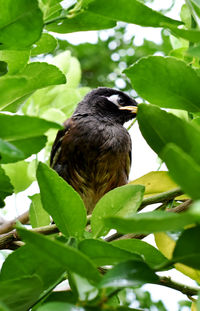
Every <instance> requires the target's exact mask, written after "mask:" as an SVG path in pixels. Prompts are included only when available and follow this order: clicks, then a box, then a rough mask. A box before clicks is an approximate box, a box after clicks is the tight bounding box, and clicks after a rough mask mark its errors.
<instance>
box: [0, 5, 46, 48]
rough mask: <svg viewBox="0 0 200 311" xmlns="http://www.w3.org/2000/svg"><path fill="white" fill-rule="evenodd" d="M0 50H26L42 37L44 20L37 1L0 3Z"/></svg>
mask: <svg viewBox="0 0 200 311" xmlns="http://www.w3.org/2000/svg"><path fill="white" fill-rule="evenodd" d="M0 12H1V16H0V43H1V45H0V49H20V50H21V49H24V48H26V47H29V46H31V45H32V44H33V43H34V42H35V41H37V40H38V39H39V37H40V35H41V31H42V27H43V20H42V12H41V11H40V9H39V7H38V2H37V0H17V1H14V2H13V1H12V0H1V1H0Z"/></svg>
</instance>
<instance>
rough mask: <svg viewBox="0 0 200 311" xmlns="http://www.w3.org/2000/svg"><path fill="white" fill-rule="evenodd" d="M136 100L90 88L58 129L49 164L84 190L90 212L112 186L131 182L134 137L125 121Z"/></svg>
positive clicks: (132, 112)
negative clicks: (126, 126) (60, 128)
mask: <svg viewBox="0 0 200 311" xmlns="http://www.w3.org/2000/svg"><path fill="white" fill-rule="evenodd" d="M136 113H137V102H136V101H135V100H134V99H133V98H131V97H130V96H129V95H127V94H126V93H124V92H122V91H119V90H116V89H113V88H107V87H98V88H96V89H93V90H92V91H90V92H89V93H88V94H87V95H86V96H85V97H84V98H83V100H82V101H81V102H80V103H79V104H78V105H77V107H76V109H75V111H74V113H73V114H72V116H71V117H70V118H69V119H67V120H66V121H65V122H64V124H63V127H64V128H63V129H62V130H59V131H58V133H57V136H56V138H55V141H54V143H53V146H52V150H51V155H50V167H51V168H52V169H54V170H55V171H56V172H57V173H58V174H59V175H60V176H61V177H62V178H63V179H64V180H65V181H66V182H67V183H68V184H70V185H71V186H72V187H73V188H74V189H75V191H76V192H78V193H79V195H80V196H81V198H82V200H83V202H84V205H85V207H86V210H87V213H88V214H91V213H92V211H93V209H94V207H95V206H96V204H97V202H98V201H99V200H100V199H101V198H102V197H103V196H104V194H106V193H107V192H108V191H110V190H112V189H114V188H116V187H120V186H123V185H125V184H127V183H128V177H129V172H130V167H131V151H132V142H131V138H130V135H129V133H128V131H127V130H126V129H125V127H124V126H123V125H124V123H125V122H127V121H129V120H131V119H133V118H135V117H136Z"/></svg>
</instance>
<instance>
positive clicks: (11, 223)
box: [0, 211, 29, 234]
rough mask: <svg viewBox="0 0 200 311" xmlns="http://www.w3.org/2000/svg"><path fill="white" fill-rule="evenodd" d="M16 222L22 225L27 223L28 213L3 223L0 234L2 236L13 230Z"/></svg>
mask: <svg viewBox="0 0 200 311" xmlns="http://www.w3.org/2000/svg"><path fill="white" fill-rule="evenodd" d="M17 221H19V222H21V223H22V224H27V222H28V221H29V211H27V212H25V213H23V214H22V215H20V216H18V217H17V218H15V219H13V220H11V221H6V222H4V223H3V224H2V225H1V226H0V234H4V233H7V232H10V231H11V230H13V229H14V226H15V225H16V222H17Z"/></svg>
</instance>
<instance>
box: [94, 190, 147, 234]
mask: <svg viewBox="0 0 200 311" xmlns="http://www.w3.org/2000/svg"><path fill="white" fill-rule="evenodd" d="M143 194H144V187H143V186H140V185H125V186H122V187H118V188H116V189H113V190H111V191H109V192H108V193H106V194H105V195H104V196H103V198H101V200H99V202H98V203H97V205H96V206H95V209H94V210H93V213H92V218H91V227H92V232H93V234H94V236H95V237H99V236H102V235H106V234H107V233H108V231H109V228H108V227H106V226H105V223H104V221H103V219H104V217H107V216H113V215H118V216H124V217H127V218H128V217H131V216H133V215H134V214H135V212H136V211H137V209H138V207H139V206H140V204H141V202H142V198H143Z"/></svg>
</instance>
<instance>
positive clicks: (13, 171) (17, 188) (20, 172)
mask: <svg viewBox="0 0 200 311" xmlns="http://www.w3.org/2000/svg"><path fill="white" fill-rule="evenodd" d="M29 164H30V162H25V161H20V162H17V163H12V164H4V165H3V166H2V167H3V169H4V170H5V172H6V174H7V176H8V177H9V178H10V181H11V183H12V185H13V186H14V192H15V193H18V192H21V191H24V190H25V189H26V188H28V187H29V186H30V185H31V184H32V182H33V181H34V178H33V177H32V176H30V175H29V174H28V168H29ZM22 176H23V178H22Z"/></svg>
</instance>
